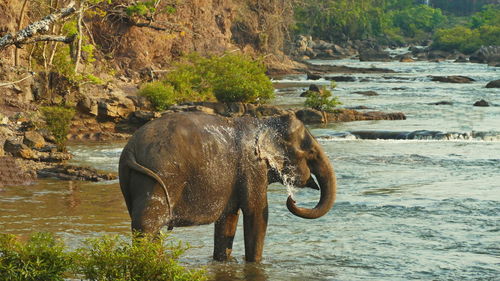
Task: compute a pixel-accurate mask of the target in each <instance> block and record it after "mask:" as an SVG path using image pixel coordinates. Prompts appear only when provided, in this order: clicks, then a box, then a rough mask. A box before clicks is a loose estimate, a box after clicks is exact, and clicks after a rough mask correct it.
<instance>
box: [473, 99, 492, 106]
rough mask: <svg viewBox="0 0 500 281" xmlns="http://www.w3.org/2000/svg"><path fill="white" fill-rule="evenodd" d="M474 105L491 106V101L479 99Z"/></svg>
mask: <svg viewBox="0 0 500 281" xmlns="http://www.w3.org/2000/svg"><path fill="white" fill-rule="evenodd" d="M474 106H490V103H489V102H487V101H485V100H479V101H476V102H475V103H474Z"/></svg>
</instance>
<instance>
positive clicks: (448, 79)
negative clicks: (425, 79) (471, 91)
mask: <svg viewBox="0 0 500 281" xmlns="http://www.w3.org/2000/svg"><path fill="white" fill-rule="evenodd" d="M430 77H431V81H437V82H444V83H472V82H474V81H476V80H474V79H472V78H470V77H466V76H461V75H452V76H430Z"/></svg>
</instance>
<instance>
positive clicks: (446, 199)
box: [0, 60, 500, 280]
mask: <svg viewBox="0 0 500 281" xmlns="http://www.w3.org/2000/svg"><path fill="white" fill-rule="evenodd" d="M315 63H319V64H322V63H323V64H327V63H332V62H329V61H315ZM333 63H335V64H345V65H349V66H363V67H370V66H371V65H376V66H377V67H385V68H390V69H394V70H396V71H398V73H394V74H354V75H353V76H354V77H355V78H356V81H355V82H339V83H337V88H336V89H335V90H334V93H335V94H336V95H338V96H339V98H340V100H341V101H342V102H343V103H344V106H346V107H354V106H359V105H364V106H368V107H370V108H373V109H376V110H382V111H402V112H404V113H405V114H406V115H407V120H404V121H363V122H350V123H341V124H330V125H327V126H318V127H312V128H311V129H312V132H313V134H314V135H316V136H317V138H318V139H319V141H320V143H321V144H322V145H323V147H324V148H325V150H326V152H327V154H328V156H329V158H330V160H331V161H332V163H333V164H334V167H335V169H336V174H337V178H338V196H337V202H336V204H335V206H334V208H333V209H332V211H331V212H329V213H328V214H327V215H326V216H324V217H322V218H320V219H316V220H304V219H300V218H297V217H294V216H293V215H291V214H290V213H289V212H288V210H287V209H286V206H285V201H286V197H287V191H286V188H285V187H283V186H280V185H277V184H273V185H271V186H270V187H269V206H270V211H269V227H268V232H267V236H266V246H265V250H264V261H263V263H262V264H260V265H255V264H245V263H244V262H243V257H244V244H243V234H242V233H243V231H242V225H241V221H240V226H239V227H238V231H237V236H236V238H235V245H234V250H233V254H234V256H235V258H236V260H235V261H232V262H229V263H214V262H212V261H211V252H212V243H213V237H212V236H213V234H212V231H213V226H212V225H209V226H197V227H188V228H176V229H175V230H174V231H173V235H174V236H175V237H177V238H181V239H182V240H184V241H187V242H189V243H191V245H192V246H193V248H192V249H190V250H189V251H188V252H187V254H186V256H184V258H183V261H184V262H186V263H187V264H189V265H192V266H206V267H207V269H208V271H209V272H211V273H212V274H213V276H214V279H215V280H413V279H415V280H498V276H500V107H499V106H498V105H500V90H499V89H486V88H484V86H485V84H486V83H487V82H489V81H491V80H494V79H498V78H500V77H499V76H500V75H499V74H500V72H499V70H498V69H495V68H491V67H488V66H485V65H480V64H461V63H451V62H442V63H428V62H416V63H406V64H402V63H398V62H388V63H361V62H357V61H351V60H344V61H334V62H333ZM455 74H456V75H466V76H469V77H472V78H474V79H476V82H474V83H471V84H448V83H438V82H431V81H430V78H429V77H428V76H429V75H455ZM337 75H339V74H335V75H332V76H337ZM275 82H276V83H277V84H279V91H278V98H277V100H276V103H277V104H283V105H289V106H295V105H299V104H301V103H302V102H303V98H300V97H299V95H300V92H302V91H303V90H304V88H306V87H307V86H308V85H309V84H310V83H311V82H312V81H306V80H305V75H293V76H287V77H283V78H281V79H280V80H276V81H275ZM314 83H317V84H324V85H328V84H329V81H326V80H319V81H314ZM364 90H373V91H376V92H377V93H378V94H379V95H378V96H371V97H366V96H361V95H357V94H352V92H354V91H364ZM480 99H485V100H486V101H488V102H490V103H492V104H493V105H494V106H491V107H473V106H472V104H473V103H474V102H475V101H477V100H480ZM440 101H447V102H452V103H453V104H452V105H430V103H436V102H440ZM123 145H124V144H123V143H116V144H109V145H102V144H95V145H92V144H81V145H77V144H75V145H73V146H71V148H70V150H71V151H72V152H73V153H74V154H75V156H76V157H75V159H74V160H73V161H74V162H76V163H81V164H88V165H92V166H94V167H96V168H99V169H103V170H108V171H116V170H117V163H118V157H119V154H120V151H121V148H122V147H123ZM295 197H296V200H297V202H299V204H301V205H302V206H314V205H315V203H316V202H317V200H318V198H319V194H318V192H317V191H315V190H300V191H298V192H297V193H296V194H295ZM240 220H241V218H240ZM32 231H51V232H54V233H56V234H58V235H59V236H61V237H63V238H64V239H65V240H66V241H68V242H69V243H71V244H78V243H79V242H80V241H81V240H82V239H83V238H85V237H90V236H96V235H100V234H103V233H121V234H126V233H128V231H129V218H128V214H127V212H126V208H125V205H124V203H123V199H122V195H121V193H120V191H119V187H118V184H117V182H116V181H112V182H107V183H99V184H94V183H81V182H64V181H52V180H44V181H40V182H39V183H38V184H36V185H33V186H28V187H8V188H3V189H2V190H1V191H0V232H7V233H15V234H27V233H30V232H32Z"/></svg>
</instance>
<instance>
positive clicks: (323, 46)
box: [314, 40, 333, 51]
mask: <svg viewBox="0 0 500 281" xmlns="http://www.w3.org/2000/svg"><path fill="white" fill-rule="evenodd" d="M332 47H333V44H332V43H328V42H326V41H323V40H318V41H315V42H314V49H318V50H323V51H324V50H328V49H331V48H332Z"/></svg>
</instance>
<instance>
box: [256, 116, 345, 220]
mask: <svg viewBox="0 0 500 281" xmlns="http://www.w3.org/2000/svg"><path fill="white" fill-rule="evenodd" d="M263 128H264V129H262V130H261V133H259V135H258V136H257V138H258V140H257V145H256V147H257V154H258V157H259V158H260V159H262V160H265V161H266V162H267V167H268V173H269V182H270V183H271V182H278V181H279V182H281V183H283V184H291V185H293V186H296V187H311V188H314V189H319V190H320V192H321V196H320V200H319V202H318V203H317V205H316V206H315V207H314V208H312V209H308V208H301V207H297V206H296V204H295V203H296V202H295V201H294V200H293V198H292V197H291V196H289V197H288V199H287V207H288V210H289V211H290V212H291V213H292V214H294V215H296V216H299V217H302V218H307V219H315V218H319V217H321V216H323V215H325V214H326V213H327V212H328V211H329V210H330V209H331V207H332V206H333V203H334V202H335V193H336V179H335V174H334V170H333V167H332V165H331V164H330V161H329V160H328V157H327V155H326V153H325V152H324V151H323V149H322V148H321V146H320V144H319V143H318V142H317V140H316V139H315V138H314V137H313V136H312V135H311V133H310V132H309V131H308V130H307V128H306V127H305V126H304V124H303V123H302V122H301V121H300V120H298V119H297V118H296V117H295V115H294V114H286V115H283V116H279V117H273V118H269V119H267V120H265V125H264V126H263ZM312 175H314V176H315V177H316V179H317V181H318V184H319V187H318V184H316V181H315V180H314V178H313V177H312Z"/></svg>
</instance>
